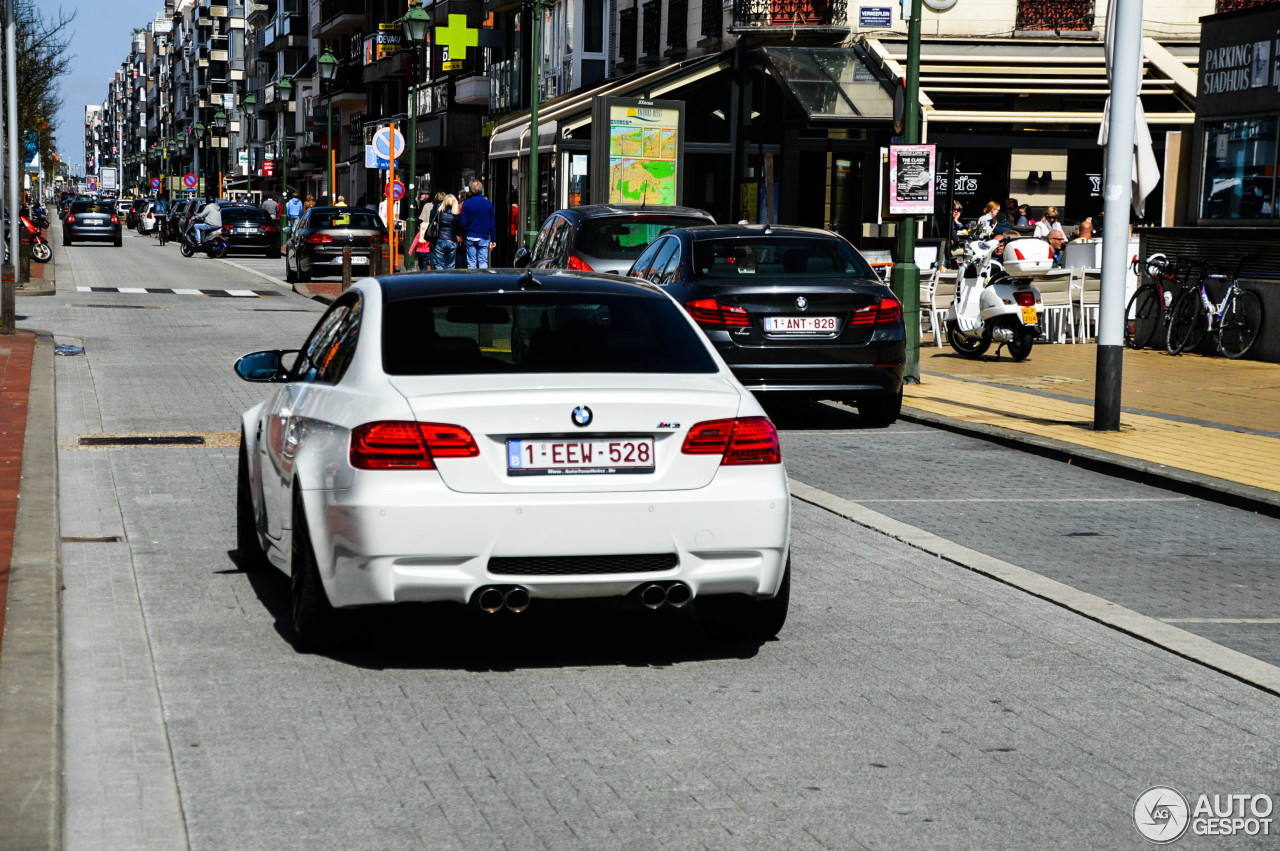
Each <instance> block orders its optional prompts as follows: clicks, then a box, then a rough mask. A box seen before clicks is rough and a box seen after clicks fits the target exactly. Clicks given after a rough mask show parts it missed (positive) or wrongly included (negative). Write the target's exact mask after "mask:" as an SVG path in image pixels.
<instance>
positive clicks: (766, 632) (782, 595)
mask: <svg viewBox="0 0 1280 851" xmlns="http://www.w3.org/2000/svg"><path fill="white" fill-rule="evenodd" d="M790 605H791V557H790V556H788V557H787V566H786V568H785V570H784V571H783V574H782V584H781V585H780V586H778V593H777V594H776V595H775V596H774V597H772V598H770V599H768V600H757V599H754V598H752V597H748V596H747V595H746V594H715V595H711V596H708V597H697V598H696V599H695V600H694V609H695V611H697V613H698V621H699V622H700V623H701V624H702V626H703V627H704V628H705V629H706V630H707V631H708V632H710V633H711V634H712V635H715V636H717V637H719V638H730V639H736V640H739V641H768V640H769V639H770V638H773V637H774V636H776V635H777V634H778V633H779V632H780V631H781V630H782V625H783V624H784V623H786V621H787V609H788V608H789V607H790Z"/></svg>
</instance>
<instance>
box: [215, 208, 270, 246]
mask: <svg viewBox="0 0 1280 851" xmlns="http://www.w3.org/2000/svg"><path fill="white" fill-rule="evenodd" d="M222 227H223V228H225V229H226V231H225V232H226V234H227V247H228V248H230V249H231V250H233V251H235V250H237V249H239V250H245V251H257V252H260V253H262V254H263V255H264V256H266V257H279V256H280V228H279V227H278V226H277V225H276V223H275V221H273V220H272V218H271V216H269V215H267V213H266V211H264V210H259V209H258V208H257V207H250V206H248V205H240V204H228V205H227V206H225V207H223V208H222Z"/></svg>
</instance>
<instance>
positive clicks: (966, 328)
mask: <svg viewBox="0 0 1280 851" xmlns="http://www.w3.org/2000/svg"><path fill="white" fill-rule="evenodd" d="M1001 242H1002V241H1001V240H1000V239H999V238H995V237H988V238H979V239H974V240H971V241H970V242H969V243H968V244H967V245H966V246H965V249H964V259H963V260H961V262H960V267H959V269H957V270H956V295H955V299H954V300H953V301H952V302H951V307H950V308H949V309H948V310H947V319H946V322H947V341H948V342H949V343H951V347H952V348H953V349H955V350H956V352H958V353H959V354H961V355H963V356H965V357H967V358H978V357H981V356H982V355H983V354H985V353H986V351H987V349H988V348H990V346H991V343H992V342H995V343H997V344H998V345H997V347H996V356H997V357H999V356H1000V349H1001V348H1003V347H1004V346H1008V347H1009V356H1010V357H1012V358H1013V359H1014V360H1015V361H1020V360H1025V359H1026V357H1027V355H1029V354H1031V344H1032V343H1033V342H1034V341H1035V340H1036V338H1037V337H1039V336H1040V333H1041V332H1040V324H1039V318H1038V316H1037V312H1038V310H1039V308H1040V307H1041V301H1040V291H1039V290H1038V289H1036V288H1035V287H1033V286H1032V285H1031V282H1030V280H1029V279H1031V278H1038V277H1040V276H1042V275H1044V274H1046V273H1047V272H1048V271H1049V269H1051V268H1052V267H1053V257H1052V256H1051V255H1050V253H1049V244H1048V243H1047V242H1045V241H1044V240H1040V239H1036V238H1034V237H1012V238H1008V239H1005V240H1003V247H1004V253H1003V262H1002V261H999V260H996V259H995V255H996V252H997V251H999V250H1000V248H1001Z"/></svg>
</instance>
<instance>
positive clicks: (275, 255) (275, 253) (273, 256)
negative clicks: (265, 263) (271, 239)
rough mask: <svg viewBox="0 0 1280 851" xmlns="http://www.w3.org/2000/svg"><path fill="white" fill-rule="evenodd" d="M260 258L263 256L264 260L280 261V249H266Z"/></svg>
mask: <svg viewBox="0 0 1280 851" xmlns="http://www.w3.org/2000/svg"><path fill="white" fill-rule="evenodd" d="M262 256H263V257H265V258H267V259H268V260H279V259H280V249H279V248H268V249H267V250H266V252H264V253H263V255H262Z"/></svg>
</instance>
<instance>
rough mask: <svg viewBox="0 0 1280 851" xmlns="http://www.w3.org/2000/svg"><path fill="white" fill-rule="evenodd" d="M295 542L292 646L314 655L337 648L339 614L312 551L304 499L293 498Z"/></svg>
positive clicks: (292, 574) (290, 585)
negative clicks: (325, 587) (321, 579)
mask: <svg viewBox="0 0 1280 851" xmlns="http://www.w3.org/2000/svg"><path fill="white" fill-rule="evenodd" d="M290 537H291V538H292V539H293V541H292V545H291V559H290V565H289V566H290V573H291V577H290V582H289V589H290V604H291V605H290V612H291V614H292V617H293V646H294V648H295V649H296V650H297V651H298V652H300V653H315V652H320V651H324V650H328V649H330V648H332V647H334V646H335V645H336V644H337V641H338V634H337V633H338V626H339V624H338V612H337V610H336V609H334V608H333V604H332V603H330V602H329V595H328V594H327V593H325V590H324V583H322V582H321V581H320V570H319V568H317V567H316V557H315V552H314V551H313V550H312V548H311V532H310V530H309V529H308V527H307V517H306V511H305V510H304V509H303V507H302V497H301V495H299V494H295V495H294V500H293V532H292V534H291V535H290Z"/></svg>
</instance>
